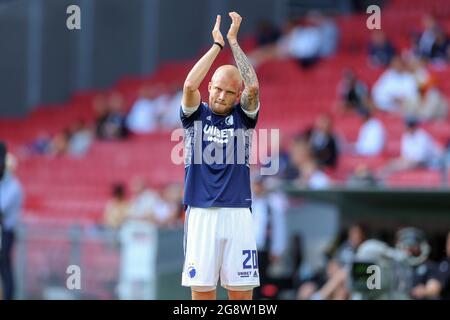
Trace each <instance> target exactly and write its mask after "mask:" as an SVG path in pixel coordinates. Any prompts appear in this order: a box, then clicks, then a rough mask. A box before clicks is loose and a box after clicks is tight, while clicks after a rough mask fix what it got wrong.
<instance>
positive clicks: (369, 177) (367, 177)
mask: <svg viewBox="0 0 450 320" xmlns="http://www.w3.org/2000/svg"><path fill="white" fill-rule="evenodd" d="M377 185H378V181H377V178H376V177H375V174H374V173H373V172H372V171H371V170H370V169H369V167H368V166H367V165H366V164H360V165H358V166H357V167H356V169H355V171H354V172H353V173H352V174H351V175H350V177H348V179H347V186H348V187H350V188H355V189H356V188H361V187H363V188H369V187H376V186H377Z"/></svg>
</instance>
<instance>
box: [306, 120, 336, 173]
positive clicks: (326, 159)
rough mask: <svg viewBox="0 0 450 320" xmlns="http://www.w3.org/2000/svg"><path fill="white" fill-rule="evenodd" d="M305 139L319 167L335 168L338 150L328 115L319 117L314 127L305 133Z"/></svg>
mask: <svg viewBox="0 0 450 320" xmlns="http://www.w3.org/2000/svg"><path fill="white" fill-rule="evenodd" d="M305 137H306V139H307V141H308V142H309V144H310V146H311V150H312V152H313V154H314V157H315V159H316V160H317V164H318V165H319V166H323V167H330V168H334V167H336V164H337V158H338V148H337V143H336V138H335V135H334V133H333V123H332V120H331V117H330V116H329V115H325V114H324V115H320V116H319V117H318V118H317V120H316V122H315V124H314V127H312V128H311V129H308V130H307V131H306V132H305Z"/></svg>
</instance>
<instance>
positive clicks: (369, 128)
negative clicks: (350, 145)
mask: <svg viewBox="0 0 450 320" xmlns="http://www.w3.org/2000/svg"><path fill="white" fill-rule="evenodd" d="M361 117H362V118H363V121H364V122H363V124H362V126H361V128H360V129H359V133H358V140H357V141H356V143H355V151H356V153H357V154H359V155H362V156H376V155H379V154H381V153H382V152H383V148H384V144H385V142H386V131H385V129H384V125H383V123H382V122H381V121H380V120H378V119H376V118H374V117H373V116H372V112H370V111H366V112H365V114H364V113H361Z"/></svg>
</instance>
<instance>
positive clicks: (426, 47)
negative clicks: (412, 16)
mask: <svg viewBox="0 0 450 320" xmlns="http://www.w3.org/2000/svg"><path fill="white" fill-rule="evenodd" d="M422 25H423V29H424V30H423V32H422V34H421V35H420V38H419V40H418V43H417V48H416V53H417V54H418V56H420V57H423V58H431V56H432V49H433V46H434V44H435V42H436V34H437V33H439V30H440V29H441V27H440V26H439V25H438V23H437V21H436V19H435V18H434V17H433V16H432V15H430V14H427V15H425V16H424V17H423V18H422Z"/></svg>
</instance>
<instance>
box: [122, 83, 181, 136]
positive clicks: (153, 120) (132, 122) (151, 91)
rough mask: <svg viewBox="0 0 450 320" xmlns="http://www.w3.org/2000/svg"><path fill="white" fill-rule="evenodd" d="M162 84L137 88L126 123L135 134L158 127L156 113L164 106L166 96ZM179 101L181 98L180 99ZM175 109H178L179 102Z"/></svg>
mask: <svg viewBox="0 0 450 320" xmlns="http://www.w3.org/2000/svg"><path fill="white" fill-rule="evenodd" d="M163 89H164V88H163V86H162V85H160V84H156V85H145V86H143V87H142V88H141V89H140V90H139V97H138V99H137V100H136V101H135V102H134V104H133V106H132V107H131V110H130V113H129V114H128V117H127V120H126V124H127V128H128V129H129V130H130V131H131V132H133V133H137V134H142V133H150V132H153V131H155V130H157V128H158V113H159V112H160V109H161V108H162V107H164V108H166V107H167V106H166V104H167V101H168V97H167V95H166V94H164V92H163V91H164V90H163ZM180 101H181V100H180ZM177 104H178V108H177V110H178V111H179V104H180V103H179V102H178V103H177Z"/></svg>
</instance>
